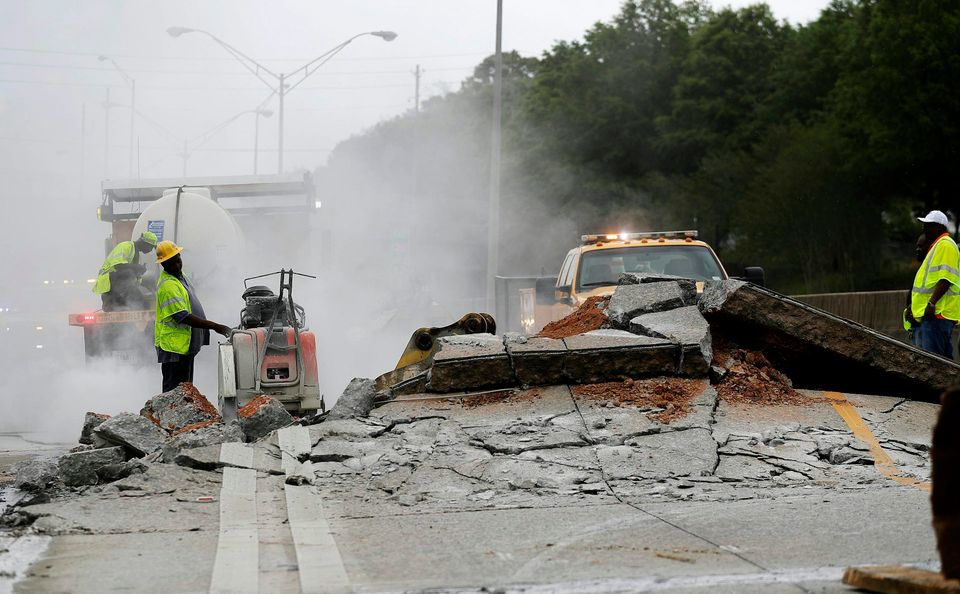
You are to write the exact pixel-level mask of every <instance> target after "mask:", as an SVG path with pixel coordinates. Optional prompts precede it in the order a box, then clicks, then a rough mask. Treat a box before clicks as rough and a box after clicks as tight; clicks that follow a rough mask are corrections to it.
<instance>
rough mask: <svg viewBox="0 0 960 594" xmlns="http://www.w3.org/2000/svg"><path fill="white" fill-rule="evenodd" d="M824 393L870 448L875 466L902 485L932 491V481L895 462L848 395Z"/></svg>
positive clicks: (848, 425)
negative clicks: (919, 476) (909, 472)
mask: <svg viewBox="0 0 960 594" xmlns="http://www.w3.org/2000/svg"><path fill="white" fill-rule="evenodd" d="M823 395H824V396H826V397H827V399H828V400H830V403H831V404H832V405H833V408H834V409H835V410H836V411H837V414H839V415H840V417H841V418H842V419H843V420H844V422H845V423H846V424H847V427H850V430H851V431H853V435H854V436H855V437H856V438H857V439H859V440H860V441H862V442H863V443H865V444H867V446H868V447H869V448H870V455H871V456H873V463H874V466H875V467H876V469H877V470H878V471H879V472H880V474H882V475H883V476H885V477H887V478H888V479H890V480H892V481H896V482H898V483H900V484H901V485H907V486H910V487H916V488H917V489H920V490H921V491H926V492H927V493H929V492H930V490H931V488H932V485H931V484H930V481H923V480H920V479H918V478H916V477H912V476H910V475H908V474H906V473H904V472H903V471H902V470H900V469H899V468H898V467H897V464H896V462H894V461H893V458H891V457H890V454H888V453H887V452H886V450H884V449H883V446H881V445H880V442H879V441H878V440H877V437H876V436H875V435H874V434H873V431H870V427H868V426H867V424H866V422H864V420H863V417H861V416H860V413H858V412H857V409H856V407H855V406H853V405H852V404H850V401H849V400H847V397H846V396H844V395H843V394H841V393H840V392H824V393H823Z"/></svg>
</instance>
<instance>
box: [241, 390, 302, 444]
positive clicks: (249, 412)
mask: <svg viewBox="0 0 960 594" xmlns="http://www.w3.org/2000/svg"><path fill="white" fill-rule="evenodd" d="M237 418H238V419H239V420H240V427H241V428H242V429H243V433H244V435H246V436H247V440H249V441H255V440H257V439H260V438H261V437H264V436H265V435H269V434H270V433H271V432H273V431H276V430H277V429H281V428H283V427H286V426H287V425H289V424H291V423H293V417H292V416H290V413H288V412H287V409H286V408H284V406H283V405H282V404H280V401H279V400H277V399H275V398H270V397H269V396H263V395H261V396H257V397H256V398H254V399H253V400H251V401H250V402H248V403H247V404H245V405H244V406H242V407H241V408H240V409H239V410H238V411H237Z"/></svg>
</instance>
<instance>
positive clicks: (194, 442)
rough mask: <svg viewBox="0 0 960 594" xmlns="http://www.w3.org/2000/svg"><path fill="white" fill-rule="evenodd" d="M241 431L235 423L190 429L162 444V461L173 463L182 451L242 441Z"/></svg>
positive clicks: (237, 423) (214, 424)
mask: <svg viewBox="0 0 960 594" xmlns="http://www.w3.org/2000/svg"><path fill="white" fill-rule="evenodd" d="M243 438H244V435H243V429H241V428H240V424H239V422H237V421H232V422H230V423H227V424H224V423H213V424H211V425H207V426H203V427H198V428H196V429H190V430H188V431H183V432H181V433H178V434H176V435H174V436H173V437H172V438H171V439H170V440H169V441H167V443H165V444H163V450H162V452H163V461H164V462H173V461H174V459H175V458H176V456H177V454H179V453H180V452H181V451H183V450H189V449H193V448H200V447H204V446H210V445H219V444H221V443H228V442H237V441H243Z"/></svg>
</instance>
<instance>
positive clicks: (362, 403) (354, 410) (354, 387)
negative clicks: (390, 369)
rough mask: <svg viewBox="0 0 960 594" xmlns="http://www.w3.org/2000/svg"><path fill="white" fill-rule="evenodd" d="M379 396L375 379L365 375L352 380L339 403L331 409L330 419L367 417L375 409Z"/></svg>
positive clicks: (338, 400) (328, 416)
mask: <svg viewBox="0 0 960 594" xmlns="http://www.w3.org/2000/svg"><path fill="white" fill-rule="evenodd" d="M376 396H377V390H376V387H375V386H374V381H373V380H371V379H367V378H363V377H355V378H353V379H352V380H350V383H349V384H347V387H346V388H345V389H344V390H343V394H341V395H340V398H338V399H337V403H336V404H334V405H333V408H332V409H330V413H329V414H328V415H327V418H328V419H349V418H350V417H365V416H367V414H368V413H369V412H370V411H371V410H372V409H373V403H374V400H375V399H376Z"/></svg>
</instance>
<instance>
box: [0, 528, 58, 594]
mask: <svg viewBox="0 0 960 594" xmlns="http://www.w3.org/2000/svg"><path fill="white" fill-rule="evenodd" d="M51 540H52V539H51V538H50V537H49V536H42V535H39V534H28V535H26V536H21V537H19V538H8V537H0V594H9V593H10V592H13V586H14V585H15V584H16V583H17V582H19V581H20V580H21V579H23V577H24V572H26V570H27V568H28V567H30V564H31V563H33V562H34V561H36V560H37V559H39V558H40V557H41V556H42V555H43V554H44V553H45V552H46V550H47V547H48V546H50V541H51Z"/></svg>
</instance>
